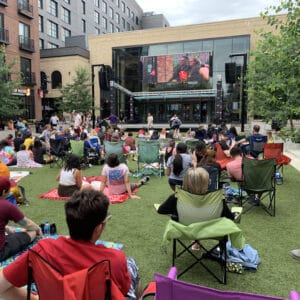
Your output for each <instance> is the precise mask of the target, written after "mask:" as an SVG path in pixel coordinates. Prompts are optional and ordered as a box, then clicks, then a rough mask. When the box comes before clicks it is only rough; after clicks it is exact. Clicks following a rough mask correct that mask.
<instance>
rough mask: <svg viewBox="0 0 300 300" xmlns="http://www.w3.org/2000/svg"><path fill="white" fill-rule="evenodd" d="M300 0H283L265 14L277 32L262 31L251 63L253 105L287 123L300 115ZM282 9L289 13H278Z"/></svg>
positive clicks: (266, 115)
mask: <svg viewBox="0 0 300 300" xmlns="http://www.w3.org/2000/svg"><path fill="white" fill-rule="evenodd" d="M299 7H300V0H282V1H281V3H280V5H279V6H278V7H276V6H271V7H269V8H267V9H266V11H265V12H264V13H262V14H261V17H262V18H263V19H265V20H266V21H267V24H268V25H270V26H271V27H272V28H273V29H275V30H273V32H266V31H261V32H260V33H259V35H260V37H261V39H260V40H259V41H258V43H257V47H256V49H255V50H254V51H253V53H252V55H253V57H252V59H251V62H250V64H249V66H248V73H247V84H248V95H249V107H250V108H251V109H252V111H255V114H256V115H259V116H262V117H263V118H264V119H265V120H266V121H269V120H271V119H273V120H274V119H277V120H280V121H282V122H283V124H286V122H287V121H288V120H289V121H290V126H291V128H293V118H299V117H300V59H299V57H300V47H299V45H300V8H299ZM280 12H286V15H285V16H284V17H283V16H278V15H275V14H278V13H280Z"/></svg>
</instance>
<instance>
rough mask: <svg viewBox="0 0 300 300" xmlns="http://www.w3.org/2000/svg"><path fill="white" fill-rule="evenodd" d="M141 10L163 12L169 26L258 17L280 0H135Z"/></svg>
mask: <svg viewBox="0 0 300 300" xmlns="http://www.w3.org/2000/svg"><path fill="white" fill-rule="evenodd" d="M136 1H137V2H138V4H139V5H140V6H141V8H142V9H143V11H145V12H147V11H153V12H155V13H163V14H164V15H165V17H166V18H167V19H168V21H169V22H170V25H171V26H179V25H189V24H199V23H207V22H215V21H223V20H231V19H240V18H247V17H258V16H259V14H260V12H263V11H264V10H265V8H266V7H268V6H270V5H276V6H277V5H279V4H280V0H250V1H249V0H248V1H247V0H227V1H226V0H206V1H203V0H185V1H174V0H151V1H149V0H136Z"/></svg>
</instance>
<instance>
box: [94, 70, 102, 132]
mask: <svg viewBox="0 0 300 300" xmlns="http://www.w3.org/2000/svg"><path fill="white" fill-rule="evenodd" d="M103 66H104V64H98V65H97V64H96V65H92V101H93V102H92V105H93V108H92V122H93V128H95V122H96V116H95V68H96V67H103Z"/></svg>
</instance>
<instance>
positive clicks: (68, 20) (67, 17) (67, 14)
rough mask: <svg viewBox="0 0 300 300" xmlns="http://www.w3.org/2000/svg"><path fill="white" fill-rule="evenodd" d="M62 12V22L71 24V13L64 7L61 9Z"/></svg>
mask: <svg viewBox="0 0 300 300" xmlns="http://www.w3.org/2000/svg"><path fill="white" fill-rule="evenodd" d="M62 11H63V16H62V19H63V21H64V22H66V23H67V24H71V12H70V11H69V10H68V9H66V8H65V7H63V8H62Z"/></svg>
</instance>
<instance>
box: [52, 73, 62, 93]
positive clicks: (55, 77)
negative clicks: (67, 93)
mask: <svg viewBox="0 0 300 300" xmlns="http://www.w3.org/2000/svg"><path fill="white" fill-rule="evenodd" d="M61 84H62V78H61V73H60V72H59V71H54V72H52V74H51V88H52V89H57V88H60V87H61Z"/></svg>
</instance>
